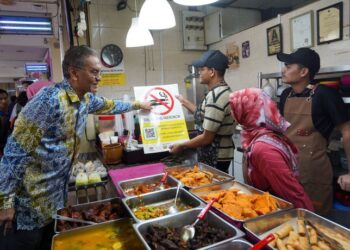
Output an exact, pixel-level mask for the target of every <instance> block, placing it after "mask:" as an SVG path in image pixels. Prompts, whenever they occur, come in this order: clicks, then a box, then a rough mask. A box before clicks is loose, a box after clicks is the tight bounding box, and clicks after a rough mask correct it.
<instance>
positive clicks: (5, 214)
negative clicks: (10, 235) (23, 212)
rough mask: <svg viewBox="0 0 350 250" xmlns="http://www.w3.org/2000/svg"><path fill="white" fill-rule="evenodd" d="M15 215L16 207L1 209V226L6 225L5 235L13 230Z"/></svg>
mask: <svg viewBox="0 0 350 250" xmlns="http://www.w3.org/2000/svg"><path fill="white" fill-rule="evenodd" d="M14 217H15V209H14V208H8V209H1V210H0V226H4V235H6V233H7V232H10V231H11V230H12V221H13V218H14Z"/></svg>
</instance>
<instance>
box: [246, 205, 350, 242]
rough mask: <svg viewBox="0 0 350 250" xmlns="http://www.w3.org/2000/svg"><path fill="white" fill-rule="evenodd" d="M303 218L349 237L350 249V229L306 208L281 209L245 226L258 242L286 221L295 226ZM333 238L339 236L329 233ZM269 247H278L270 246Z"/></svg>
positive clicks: (251, 239)
mask: <svg viewBox="0 0 350 250" xmlns="http://www.w3.org/2000/svg"><path fill="white" fill-rule="evenodd" d="M298 218H303V219H305V220H309V221H310V222H311V223H312V224H314V225H316V226H317V227H318V229H319V230H322V229H321V227H324V228H327V229H330V230H332V231H333V232H334V234H340V235H342V236H344V238H345V239H348V241H347V243H348V245H346V246H344V245H343V246H344V249H350V229H348V228H345V227H343V226H341V225H339V224H337V223H334V222H332V221H330V220H328V219H326V218H324V217H321V216H319V215H317V214H315V213H313V212H310V211H309V210H306V209H301V208H295V209H291V210H287V211H280V212H278V213H275V214H269V215H266V216H264V217H260V218H259V217H257V218H254V219H251V220H249V221H247V222H245V223H244V225H243V227H244V229H245V230H246V232H247V237H248V239H249V240H250V241H251V242H257V241H259V240H260V239H262V238H264V237H265V236H266V235H267V234H269V233H274V232H276V231H277V230H278V229H280V228H281V227H283V226H284V225H285V224H286V223H289V224H291V225H292V226H295V224H296V220H297V219H298ZM328 236H330V237H331V238H333V239H336V237H337V236H334V235H333V236H331V235H328ZM268 248H269V249H276V248H271V247H268Z"/></svg>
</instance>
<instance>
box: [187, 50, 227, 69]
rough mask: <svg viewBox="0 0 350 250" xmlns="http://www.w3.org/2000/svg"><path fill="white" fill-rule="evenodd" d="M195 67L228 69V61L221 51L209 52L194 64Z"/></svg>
mask: <svg viewBox="0 0 350 250" xmlns="http://www.w3.org/2000/svg"><path fill="white" fill-rule="evenodd" d="M192 65H193V66H195V67H208V68H214V69H216V70H225V69H227V68H228V59H227V56H225V55H224V54H223V53H222V52H221V51H220V50H208V51H207V52H205V53H203V55H202V56H201V58H199V59H198V60H195V61H193V62H192Z"/></svg>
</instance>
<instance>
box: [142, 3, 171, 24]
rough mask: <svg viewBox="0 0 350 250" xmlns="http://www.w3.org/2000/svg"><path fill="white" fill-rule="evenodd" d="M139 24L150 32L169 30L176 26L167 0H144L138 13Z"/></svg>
mask: <svg viewBox="0 0 350 250" xmlns="http://www.w3.org/2000/svg"><path fill="white" fill-rule="evenodd" d="M140 22H141V23H142V25H145V26H146V27H147V28H148V29H150V30H162V29H169V28H172V27H174V26H175V25H176V22H175V15H174V12H173V10H172V9H171V6H170V4H169V3H168V1H167V0H146V1H145V2H144V4H143V5H142V8H141V11H140Z"/></svg>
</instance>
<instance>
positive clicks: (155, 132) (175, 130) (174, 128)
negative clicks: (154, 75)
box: [134, 84, 189, 154]
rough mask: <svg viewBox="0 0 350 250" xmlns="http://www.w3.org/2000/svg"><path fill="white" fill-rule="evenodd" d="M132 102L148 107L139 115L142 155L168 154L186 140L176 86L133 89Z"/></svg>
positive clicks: (186, 133)
mask: <svg viewBox="0 0 350 250" xmlns="http://www.w3.org/2000/svg"><path fill="white" fill-rule="evenodd" d="M134 93H135V99H136V100H138V101H140V102H144V101H148V102H150V103H151V104H152V110H151V111H150V112H139V121H140V129H141V137H142V143H143V151H144V153H145V154H151V153H158V152H164V151H168V150H169V147H170V146H171V145H173V144H176V143H181V142H184V141H187V140H188V139H189V137H188V131H187V126H186V122H185V117H184V114H183V110H182V105H181V103H180V101H179V100H178V99H177V98H176V97H175V96H176V95H178V94H179V88H178V85H177V84H169V85H155V86H142V87H134Z"/></svg>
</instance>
